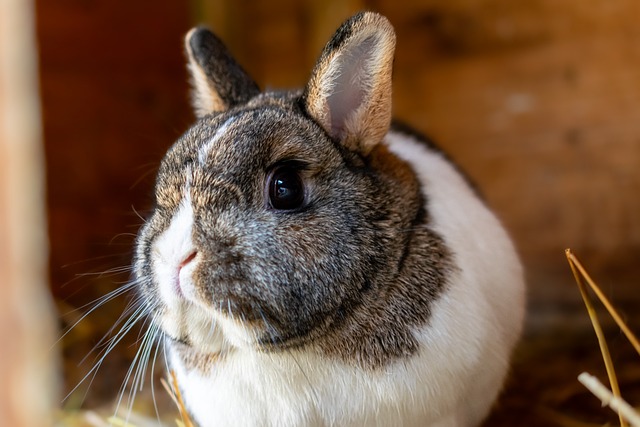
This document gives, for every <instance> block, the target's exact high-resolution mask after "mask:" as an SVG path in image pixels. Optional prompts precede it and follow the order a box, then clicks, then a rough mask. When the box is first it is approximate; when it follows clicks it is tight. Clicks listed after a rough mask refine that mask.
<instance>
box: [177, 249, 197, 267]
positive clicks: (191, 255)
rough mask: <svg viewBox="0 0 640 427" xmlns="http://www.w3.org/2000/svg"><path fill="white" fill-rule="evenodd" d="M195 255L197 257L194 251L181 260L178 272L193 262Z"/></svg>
mask: <svg viewBox="0 0 640 427" xmlns="http://www.w3.org/2000/svg"><path fill="white" fill-rule="evenodd" d="M196 255H198V252H196V251H193V252H191V253H190V254H189V255H188V256H187V257H186V258H185V259H184V260H182V262H181V263H180V265H179V266H178V270H182V268H183V267H185V266H186V265H187V264H189V263H190V262H191V261H193V260H194V258H195V257H196Z"/></svg>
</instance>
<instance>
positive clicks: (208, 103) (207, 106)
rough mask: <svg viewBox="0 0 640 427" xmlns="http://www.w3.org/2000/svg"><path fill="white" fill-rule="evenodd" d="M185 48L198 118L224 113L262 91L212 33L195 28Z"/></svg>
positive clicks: (186, 41) (187, 38) (187, 36)
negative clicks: (214, 113)
mask: <svg viewBox="0 0 640 427" xmlns="http://www.w3.org/2000/svg"><path fill="white" fill-rule="evenodd" d="M185 47H186V51H187V56H188V60H189V64H188V68H189V72H190V74H191V80H192V84H193V100H192V103H193V108H194V110H195V113H196V116H198V117H202V116H204V115H206V114H209V113H212V112H219V111H225V110H227V109H229V108H231V107H233V106H234V105H236V104H240V103H242V102H246V101H248V100H249V99H251V98H252V97H254V96H255V95H257V94H258V93H259V92H260V89H259V88H258V85H257V84H256V83H255V82H254V81H253V80H252V79H251V77H249V75H248V74H247V73H246V72H245V71H244V70H243V69H242V67H240V65H239V64H238V63H237V62H236V61H235V59H233V57H232V56H231V54H230V53H229V51H228V50H227V48H226V47H225V45H224V44H223V43H222V41H221V40H220V39H219V38H218V37H216V36H215V35H214V34H213V33H212V32H211V31H209V30H207V29H206V28H193V29H192V30H191V31H189V33H188V34H187V35H186V37H185Z"/></svg>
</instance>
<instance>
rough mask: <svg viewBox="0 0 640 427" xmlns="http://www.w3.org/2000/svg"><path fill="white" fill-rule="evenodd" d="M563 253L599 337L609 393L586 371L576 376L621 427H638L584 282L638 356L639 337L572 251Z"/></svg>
mask: <svg viewBox="0 0 640 427" xmlns="http://www.w3.org/2000/svg"><path fill="white" fill-rule="evenodd" d="M565 254H566V256H567V261H569V266H570V267H571V271H572V272H573V276H574V278H575V280H576V283H577V285H578V289H580V294H581V295H582V299H583V300H584V304H585V306H586V307H587V312H588V313H589V318H590V319H591V324H592V325H593V329H594V331H595V333H596V336H597V337H598V343H599V345H600V351H601V352H602V358H603V360H604V364H605V368H606V369H607V375H608V376H609V383H610V384H611V390H609V389H607V388H606V387H605V386H604V385H602V383H600V381H598V380H597V379H596V378H595V377H593V376H592V375H590V374H588V373H586V372H585V373H582V374H581V375H580V376H579V377H578V379H579V380H580V382H581V383H582V384H584V385H585V387H587V388H588V389H589V391H591V392H592V393H593V394H594V395H595V396H596V397H598V398H599V399H600V400H601V401H602V403H603V405H608V406H609V407H610V408H611V409H613V410H614V411H615V412H616V413H617V414H618V416H619V418H620V426H621V427H627V426H628V425H629V424H628V423H630V424H631V425H632V426H633V427H640V415H639V414H638V412H636V411H635V410H634V409H633V408H632V407H631V406H630V405H629V404H628V403H627V402H626V401H625V400H624V399H623V398H622V396H621V393H620V387H619V386H618V378H617V376H616V373H615V368H614V366H613V362H612V361H611V355H610V354H609V348H608V346H607V341H606V339H605V337H604V333H603V332H602V327H601V326H600V321H599V320H598V316H597V314H596V310H595V308H594V306H593V302H592V300H591V296H590V294H589V290H588V288H587V286H586V285H585V283H584V282H585V281H586V282H587V284H588V285H589V287H590V288H591V289H592V290H593V292H594V293H595V294H596V296H597V297H598V299H599V300H600V301H601V302H602V304H603V305H604V306H605V308H606V309H607V311H608V312H609V314H610V315H611V317H613V320H614V321H615V322H616V324H617V325H618V326H619V327H620V329H621V330H622V332H623V333H624V334H625V336H626V337H627V339H628V340H629V342H631V344H632V345H633V347H634V348H635V349H636V351H637V352H638V354H639V355H640V343H639V342H638V338H636V336H635V335H634V334H633V332H631V330H630V329H629V328H628V326H627V325H626V323H625V322H624V321H623V320H622V318H621V317H620V315H619V314H618V312H617V311H616V309H615V308H614V307H613V305H612V304H611V302H610V301H609V299H608V298H607V297H606V296H605V295H604V294H603V293H602V290H601V289H600V287H599V286H598V285H597V284H596V283H595V282H594V281H593V280H592V279H591V276H589V274H588V273H587V271H586V270H585V269H584V267H583V266H582V264H581V263H580V261H578V259H577V258H576V257H575V255H573V253H571V250H570V249H567V250H566V251H565Z"/></svg>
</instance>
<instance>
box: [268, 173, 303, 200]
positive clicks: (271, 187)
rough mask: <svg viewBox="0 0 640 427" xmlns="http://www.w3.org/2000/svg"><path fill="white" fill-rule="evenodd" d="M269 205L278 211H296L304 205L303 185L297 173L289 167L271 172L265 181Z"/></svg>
mask: <svg viewBox="0 0 640 427" xmlns="http://www.w3.org/2000/svg"><path fill="white" fill-rule="evenodd" d="M267 186H268V193H269V204H270V205H271V207H272V208H274V209H278V210H292V209H297V208H299V207H301V206H302V204H303V203H304V184H303V182H302V178H301V177H300V174H299V173H298V171H297V170H296V169H294V168H292V167H290V166H281V167H278V168H276V169H274V170H273V172H271V174H270V175H269V178H268V180H267Z"/></svg>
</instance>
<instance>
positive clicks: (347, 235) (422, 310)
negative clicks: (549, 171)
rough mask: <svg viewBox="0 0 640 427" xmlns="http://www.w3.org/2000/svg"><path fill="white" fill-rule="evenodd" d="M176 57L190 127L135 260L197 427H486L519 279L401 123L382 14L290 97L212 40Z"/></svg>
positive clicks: (486, 216)
mask: <svg viewBox="0 0 640 427" xmlns="http://www.w3.org/2000/svg"><path fill="white" fill-rule="evenodd" d="M185 45H186V53H187V56H188V68H189V71H190V74H191V78H192V84H193V105H194V109H195V113H196V116H197V121H196V122H195V124H194V125H193V126H192V127H191V128H189V129H188V130H187V131H186V133H184V134H183V135H182V136H181V137H180V138H179V139H178V141H177V142H176V143H175V144H174V145H173V146H172V147H171V148H170V149H169V150H168V152H167V153H166V155H165V157H164V158H163V160H162V162H161V164H160V167H159V170H158V174H157V179H156V184H155V205H154V208H153V211H152V213H151V214H150V216H149V218H148V219H147V221H146V223H145V224H144V225H143V226H142V227H141V229H140V231H139V233H138V236H137V240H136V248H135V253H134V263H133V266H134V273H135V277H136V281H137V283H138V291H139V295H140V297H141V298H142V299H143V301H144V304H145V306H146V307H147V309H148V312H149V313H150V314H149V316H150V319H151V322H152V324H153V325H155V327H156V328H157V329H158V330H159V331H161V332H160V333H161V335H162V340H163V341H164V345H165V352H166V359H167V363H168V366H169V368H170V369H171V370H172V371H173V372H174V373H175V376H176V379H177V384H178V385H179V390H180V392H181V395H182V397H183V399H184V402H185V406H186V408H187V410H188V412H189V414H190V416H191V418H192V419H193V421H195V422H196V423H197V424H198V425H200V426H201V427H208V426H352V425H353V426H364V425H366V426H369V425H370V426H438V427H454V426H475V425H478V424H480V423H481V422H482V421H483V420H484V419H485V418H486V416H487V414H488V413H489V411H490V408H491V407H492V404H493V402H494V401H495V400H496V397H497V395H498V393H499V392H500V390H501V388H502V385H503V382H504V380H505V376H506V374H507V372H508V369H509V359H510V356H511V353H512V350H513V347H514V345H515V343H516V342H517V341H518V338H519V336H520V333H521V329H522V323H523V316H524V305H525V295H524V294H525V292H524V278H523V269H522V266H521V263H520V261H519V257H518V255H517V253H516V250H515V249H514V245H513V244H512V242H511V240H510V238H509V237H508V235H507V232H506V231H505V229H504V228H503V226H502V225H501V223H500V222H499V220H498V219H497V218H496V217H495V216H494V214H492V212H491V211H490V210H489V209H488V208H487V206H486V205H485V202H484V201H483V199H482V198H481V197H479V196H478V193H477V192H476V191H475V190H474V188H473V186H472V185H471V184H470V183H469V180H468V179H467V178H466V177H465V176H464V175H463V174H462V173H461V172H460V171H459V169H458V167H457V166H455V165H454V164H453V163H452V162H451V161H450V160H449V158H448V157H447V156H446V155H445V154H443V152H442V151H440V150H439V149H437V148H436V147H435V146H433V145H432V144H429V143H427V142H426V141H425V140H424V139H423V138H421V137H419V136H417V134H416V133H414V132H408V131H407V130H406V129H404V128H401V127H398V126H396V125H395V124H394V123H393V122H392V117H391V116H392V114H391V110H392V106H391V80H392V78H391V76H392V63H393V57H394V49H395V33H394V30H393V27H392V25H391V24H390V23H389V21H388V20H387V19H386V18H385V17H383V16H381V15H379V14H377V13H374V12H361V13H359V14H357V15H355V16H353V17H351V18H350V19H348V20H347V21H346V22H344V23H343V24H342V26H341V27H340V28H339V29H338V30H337V31H336V33H335V34H334V35H333V37H332V38H331V40H330V41H329V42H328V44H327V45H326V47H325V48H324V50H323V52H322V54H321V56H320V58H319V60H318V61H317V63H316V65H315V67H314V69H313V71H312V73H311V76H310V80H309V81H308V83H307V85H306V87H305V88H304V89H302V90H296V91H281V92H279V91H267V92H261V91H260V89H259V88H258V86H257V84H256V83H255V82H254V81H253V80H252V79H251V78H250V77H249V76H248V75H247V73H246V72H245V71H244V70H243V69H242V68H241V66H240V65H238V63H237V62H236V61H235V60H234V59H233V58H232V56H231V54H230V53H229V51H228V50H227V48H226V47H225V46H224V45H223V43H222V42H221V41H220V40H219V39H218V38H217V37H216V36H215V35H214V34H213V33H212V32H210V31H209V30H207V29H205V28H201V27H198V28H194V29H192V30H191V31H190V32H189V33H188V34H187V35H186V39H185Z"/></svg>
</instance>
